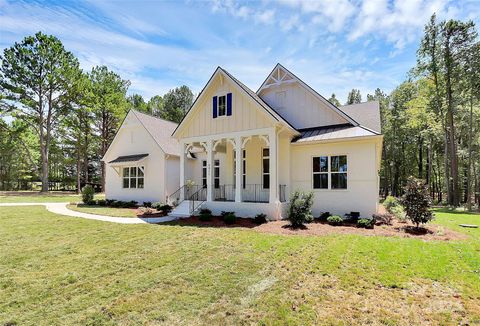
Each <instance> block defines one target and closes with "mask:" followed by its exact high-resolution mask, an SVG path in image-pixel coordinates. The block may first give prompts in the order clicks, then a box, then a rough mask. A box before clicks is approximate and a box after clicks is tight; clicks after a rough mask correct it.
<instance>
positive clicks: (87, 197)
mask: <svg viewBox="0 0 480 326" xmlns="http://www.w3.org/2000/svg"><path fill="white" fill-rule="evenodd" d="M93 196H95V189H93V187H92V186H91V185H86V186H85V187H83V189H82V201H83V203H84V204H87V205H90V203H91V202H93Z"/></svg>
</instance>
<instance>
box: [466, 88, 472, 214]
mask: <svg viewBox="0 0 480 326" xmlns="http://www.w3.org/2000/svg"><path fill="white" fill-rule="evenodd" d="M472 93H473V86H472V87H471V88H470V122H469V126H468V128H469V130H468V165H467V191H466V193H467V195H466V196H467V200H466V205H467V209H468V210H469V211H471V210H472V192H471V191H472V182H471V179H472V142H473V94H472Z"/></svg>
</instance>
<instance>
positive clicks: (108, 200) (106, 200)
mask: <svg viewBox="0 0 480 326" xmlns="http://www.w3.org/2000/svg"><path fill="white" fill-rule="evenodd" d="M115 202H116V200H115V199H105V205H106V206H113V205H114V204H115Z"/></svg>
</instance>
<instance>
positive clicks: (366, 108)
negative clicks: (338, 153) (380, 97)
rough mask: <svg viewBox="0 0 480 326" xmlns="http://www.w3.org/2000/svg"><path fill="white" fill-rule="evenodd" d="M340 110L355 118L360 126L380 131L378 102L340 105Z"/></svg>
mask: <svg viewBox="0 0 480 326" xmlns="http://www.w3.org/2000/svg"><path fill="white" fill-rule="evenodd" d="M341 108H342V111H343V112H345V113H347V114H348V115H349V116H351V117H352V118H353V119H355V120H356V121H357V122H358V123H360V124H361V125H362V126H364V127H367V128H370V129H372V130H374V131H377V132H381V131H382V127H381V121H380V103H379V102H378V101H371V102H364V103H358V104H350V105H345V106H342V107H341Z"/></svg>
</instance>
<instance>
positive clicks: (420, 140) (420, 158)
mask: <svg viewBox="0 0 480 326" xmlns="http://www.w3.org/2000/svg"><path fill="white" fill-rule="evenodd" d="M418 178H419V179H423V138H422V136H418Z"/></svg>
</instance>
